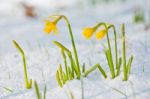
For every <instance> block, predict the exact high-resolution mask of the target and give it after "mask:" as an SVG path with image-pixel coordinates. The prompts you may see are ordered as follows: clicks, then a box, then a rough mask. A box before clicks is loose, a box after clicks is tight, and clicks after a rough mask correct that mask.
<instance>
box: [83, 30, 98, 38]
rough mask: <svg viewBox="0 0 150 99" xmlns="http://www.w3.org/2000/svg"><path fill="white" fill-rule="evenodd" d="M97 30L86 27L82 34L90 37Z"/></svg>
mask: <svg viewBox="0 0 150 99" xmlns="http://www.w3.org/2000/svg"><path fill="white" fill-rule="evenodd" d="M95 30H96V29H95V28H84V29H83V33H82V34H83V35H84V37H85V38H87V39H89V38H90V37H91V36H92V35H93V34H94V32H95Z"/></svg>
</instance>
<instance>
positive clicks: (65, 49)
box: [53, 41, 71, 53]
mask: <svg viewBox="0 0 150 99" xmlns="http://www.w3.org/2000/svg"><path fill="white" fill-rule="evenodd" d="M53 43H54V44H55V45H56V46H58V47H59V48H61V49H63V50H64V51H66V52H67V53H71V52H70V50H69V49H67V48H66V47H65V46H63V45H62V44H61V43H59V42H58V41H53Z"/></svg>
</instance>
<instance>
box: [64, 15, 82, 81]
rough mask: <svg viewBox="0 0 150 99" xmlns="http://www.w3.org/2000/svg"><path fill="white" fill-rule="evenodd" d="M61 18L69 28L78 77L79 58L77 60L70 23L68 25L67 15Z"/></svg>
mask: <svg viewBox="0 0 150 99" xmlns="http://www.w3.org/2000/svg"><path fill="white" fill-rule="evenodd" d="M62 18H64V19H65V21H66V23H67V26H68V29H69V33H70V38H71V42H72V47H73V52H74V57H75V61H76V65H77V68H78V73H79V74H78V78H79V79H80V74H81V72H80V67H79V60H78V54H77V50H76V46H75V42H74V38H73V34H72V29H71V25H70V22H69V21H68V19H67V17H66V16H64V15H62Z"/></svg>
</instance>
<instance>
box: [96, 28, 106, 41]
mask: <svg viewBox="0 0 150 99" xmlns="http://www.w3.org/2000/svg"><path fill="white" fill-rule="evenodd" d="M105 34H106V29H103V30H100V31H99V32H98V33H97V34H96V39H102V38H103V37H104V36H105Z"/></svg>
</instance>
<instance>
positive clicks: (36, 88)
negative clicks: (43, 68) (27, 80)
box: [34, 81, 42, 99]
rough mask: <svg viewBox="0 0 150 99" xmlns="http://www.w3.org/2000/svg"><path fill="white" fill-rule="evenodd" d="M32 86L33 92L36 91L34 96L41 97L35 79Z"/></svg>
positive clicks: (38, 98) (39, 98)
mask: <svg viewBox="0 0 150 99" xmlns="http://www.w3.org/2000/svg"><path fill="white" fill-rule="evenodd" d="M34 88H35V92H36V96H37V99H42V98H41V93H40V91H39V87H38V84H37V82H36V81H34Z"/></svg>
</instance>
